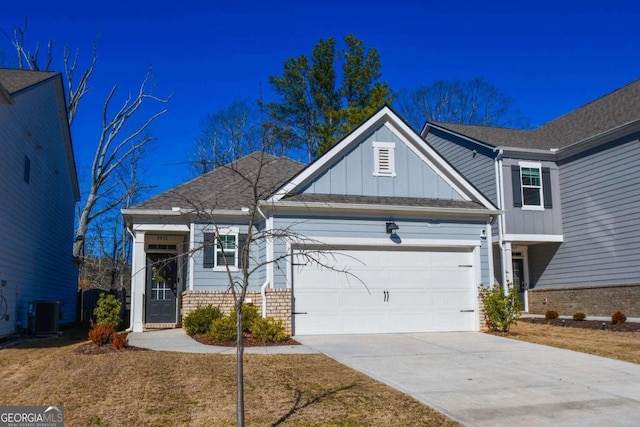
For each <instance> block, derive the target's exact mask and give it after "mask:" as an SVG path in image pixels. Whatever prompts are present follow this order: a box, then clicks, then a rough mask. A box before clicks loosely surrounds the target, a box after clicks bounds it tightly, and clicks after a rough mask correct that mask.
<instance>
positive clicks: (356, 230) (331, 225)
mask: <svg viewBox="0 0 640 427" xmlns="http://www.w3.org/2000/svg"><path fill="white" fill-rule="evenodd" d="M386 220H387V218H361V217H359V218H339V217H334V218H332V217H328V216H324V217H310V218H305V219H303V218H298V217H276V218H275V227H276V228H278V229H288V230H291V231H292V232H295V233H298V235H299V236H304V237H305V238H307V239H310V240H309V241H310V242H313V239H314V238H315V239H322V238H331V237H334V238H337V237H340V238H347V239H354V240H355V239H389V235H388V234H386V232H385V222H386ZM395 222H396V224H398V226H399V227H400V229H399V230H398V235H399V236H400V238H401V239H425V240H426V239H431V240H436V239H437V240H473V241H481V250H480V262H481V275H482V278H481V282H482V283H483V284H486V283H491V282H492V279H491V274H490V272H489V249H488V246H487V241H486V239H482V240H481V239H480V237H479V236H480V231H481V230H482V229H483V228H485V227H486V223H485V222H482V221H477V222H474V221H454V220H435V219H434V220H425V219H412V218H406V219H398V218H395ZM398 247H402V243H399V244H398ZM286 248H287V245H286V242H285V241H282V240H281V241H279V242H277V244H276V245H275V252H276V257H278V256H284V255H286ZM286 269H287V263H286V261H284V260H283V261H282V262H281V263H280V265H279V266H278V268H276V269H274V271H275V286H276V287H278V288H285V287H289V286H290V283H288V282H287V273H286Z"/></svg>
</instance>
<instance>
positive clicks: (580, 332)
mask: <svg viewBox="0 0 640 427" xmlns="http://www.w3.org/2000/svg"><path fill="white" fill-rule="evenodd" d="M506 336H507V337H509V338H514V339H518V340H521V341H528V342H532V343H536V344H544V345H548V346H552V347H558V348H565V349H568V350H574V351H579V352H582V353H588V354H594V355H597V356H602V357H608V358H611V359H617V360H623V361H625V362H631V363H638V364H640V332H613V331H608V330H607V331H600V330H594V329H577V328H562V327H558V326H552V325H544V324H538V323H535V324H532V323H528V322H519V323H518V325H517V326H513V327H512V328H511V332H510V333H509V334H508V335H506Z"/></svg>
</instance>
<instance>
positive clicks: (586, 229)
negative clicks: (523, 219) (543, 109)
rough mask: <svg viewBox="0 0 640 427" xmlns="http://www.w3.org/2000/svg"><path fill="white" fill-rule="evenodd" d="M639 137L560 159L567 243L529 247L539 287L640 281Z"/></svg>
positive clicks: (635, 282) (565, 240)
mask: <svg viewBox="0 0 640 427" xmlns="http://www.w3.org/2000/svg"><path fill="white" fill-rule="evenodd" d="M639 138H640V134H635V135H633V136H631V137H627V138H625V139H623V140H619V141H616V142H614V143H611V144H609V145H608V146H607V147H603V148H601V149H600V150H597V151H592V152H587V153H584V154H582V155H580V156H576V157H573V158H569V159H566V160H564V161H561V162H560V163H559V167H560V186H561V188H562V212H563V222H564V242H563V243H562V244H560V245H559V246H557V247H555V246H553V245H544V246H543V247H541V248H540V250H539V251H538V250H537V248H536V246H532V247H530V251H532V252H530V256H531V254H532V253H533V254H534V255H536V254H538V252H539V254H538V255H539V256H541V257H543V259H549V262H548V264H547V265H541V266H539V267H537V268H536V270H535V271H534V272H533V274H534V275H535V276H536V277H538V281H537V283H535V285H536V287H537V288H544V287H549V288H550V287H566V286H571V287H574V286H575V287H579V286H589V285H609V284H637V283H640V262H639V260H640V244H639V242H640V214H639V213H640V140H639ZM550 255H552V256H550Z"/></svg>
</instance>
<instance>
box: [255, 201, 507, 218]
mask: <svg viewBox="0 0 640 427" xmlns="http://www.w3.org/2000/svg"><path fill="white" fill-rule="evenodd" d="M260 206H265V207H267V208H289V209H292V210H296V209H297V210H304V211H306V212H309V211H311V210H323V209H324V210H330V211H335V210H336V209H341V210H351V211H354V212H376V213H382V212H394V213H397V212H403V213H413V214H440V215H446V214H449V215H456V216H461V217H469V216H473V217H478V216H483V217H487V216H490V215H497V214H499V213H501V212H502V211H500V210H496V209H492V210H488V209H484V208H480V209H470V208H437V207H427V206H394V205H376V204H364V203H333V202H293V201H288V200H286V201H278V202H260Z"/></svg>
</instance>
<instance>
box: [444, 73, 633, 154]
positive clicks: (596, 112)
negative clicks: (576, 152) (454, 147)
mask: <svg viewBox="0 0 640 427" xmlns="http://www.w3.org/2000/svg"><path fill="white" fill-rule="evenodd" d="M638 120H640V80H636V81H634V82H632V83H629V84H628V85H626V86H623V87H621V88H619V89H616V90H614V91H613V92H611V93H608V94H607V95H604V96H602V97H600V98H598V99H596V100H594V101H591V102H590V103H588V104H586V105H583V106H582V107H580V108H577V109H575V110H573V111H571V112H570V113H567V114H565V115H563V116H561V117H558V118H557V119H555V120H552V121H550V122H548V123H546V124H544V125H543V126H541V127H539V128H538V129H536V130H534V131H531V130H518V129H508V128H498V127H489V126H472V125H461V124H454V123H438V122H434V123H433V124H434V125H436V126H439V127H442V128H445V129H448V130H451V131H453V132H456V133H459V134H462V135H465V136H468V137H470V138H473V139H475V140H477V141H480V142H483V143H486V144H489V145H493V146H502V147H515V148H533V149H543V150H548V149H551V148H563V147H566V146H568V145H571V144H573V143H576V142H579V141H582V140H584V139H587V138H589V137H591V136H595V135H598V134H600V133H602V132H606V131H608V130H611V129H615V128H617V127H620V126H622V125H625V124H628V123H631V122H634V121H638Z"/></svg>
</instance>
